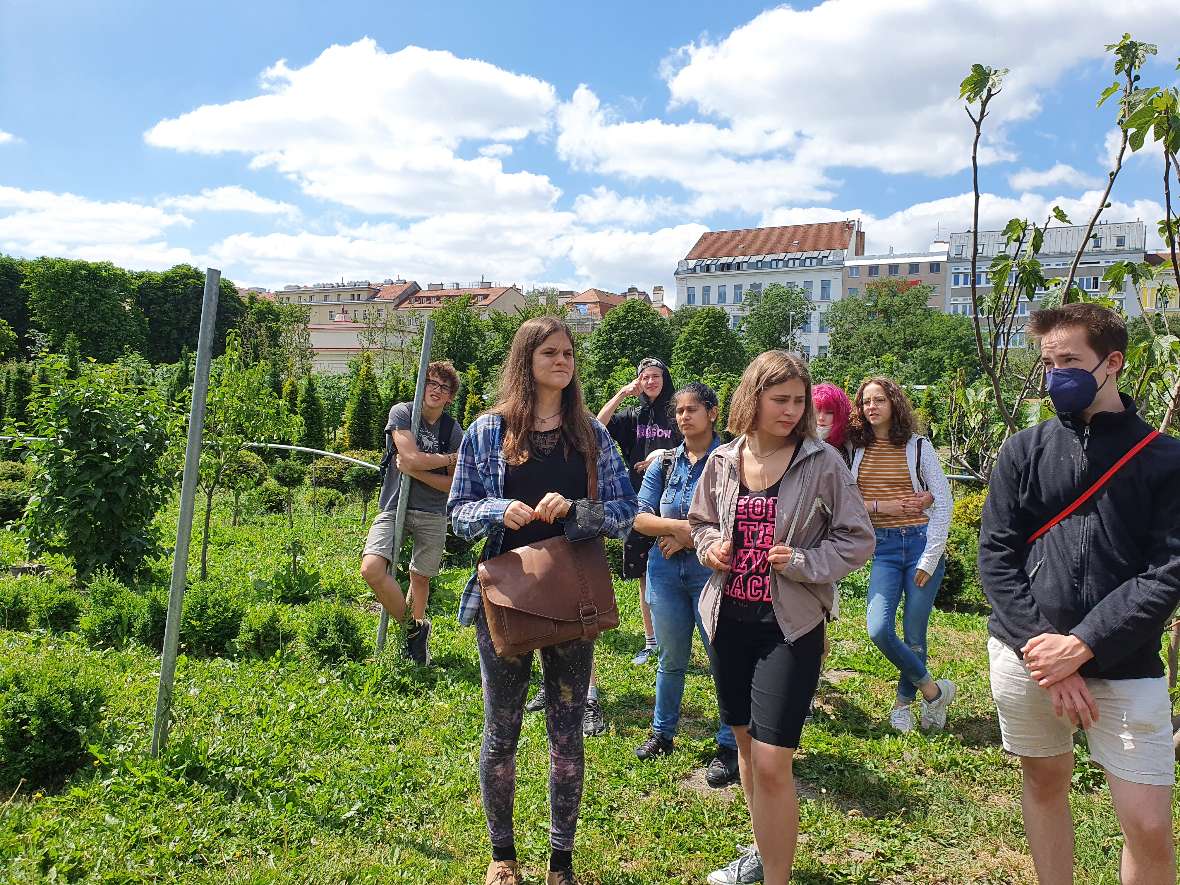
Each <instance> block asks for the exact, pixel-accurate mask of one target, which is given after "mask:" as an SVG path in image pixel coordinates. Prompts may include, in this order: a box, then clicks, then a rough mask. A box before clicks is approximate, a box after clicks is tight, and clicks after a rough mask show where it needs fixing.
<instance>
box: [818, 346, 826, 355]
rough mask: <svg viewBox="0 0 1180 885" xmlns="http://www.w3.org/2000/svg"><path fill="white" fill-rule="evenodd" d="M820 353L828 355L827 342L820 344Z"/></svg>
mask: <svg viewBox="0 0 1180 885" xmlns="http://www.w3.org/2000/svg"><path fill="white" fill-rule="evenodd" d="M819 355H820V356H827V355H828V346H827V345H826V344H821V345H820V346H819Z"/></svg>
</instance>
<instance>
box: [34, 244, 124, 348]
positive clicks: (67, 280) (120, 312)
mask: <svg viewBox="0 0 1180 885" xmlns="http://www.w3.org/2000/svg"><path fill="white" fill-rule="evenodd" d="M23 286H24V289H25V290H26V291H27V292H28V296H29V297H28V305H29V318H30V323H31V325H33V326H34V327H35V328H37V329H39V330H40V331H42V332H44V333H45V334H46V335H47V336H48V337H49V343H50V346H51V347H52V348H53V349H54V350H58V351H60V349H61V348H62V347H63V346H64V344H65V340H66V336H68V335H69V334H70V333H71V332H73V333H74V334H75V335H77V336H78V343H79V346H80V347H81V350H82V353H83V354H84V355H85V356H89V357H93V358H94V359H96V360H98V361H99V362H103V363H110V362H114V361H115V360H116V359H118V358H119V357H120V356H122V355H123V352H124V350H126V349H128V348H129V349H131V350H132V351H134V352H135V353H142V352H143V348H144V345H145V341H146V338H147V320H146V319H145V317H144V315H143V312H142V311H141V310H140V309H139V307H138V306H137V305H136V304H135V299H134V294H135V281H134V278H133V277H132V276H131V274H129V273H128V272H127V271H125V270H123V269H122V268H120V267H115V266H114V265H113V264H111V263H110V262H109V261H102V262H95V261H74V260H71V259H67V258H38V259H37V260H36V261H30V262H28V263H27V264H26V265H25V278H24V284H23Z"/></svg>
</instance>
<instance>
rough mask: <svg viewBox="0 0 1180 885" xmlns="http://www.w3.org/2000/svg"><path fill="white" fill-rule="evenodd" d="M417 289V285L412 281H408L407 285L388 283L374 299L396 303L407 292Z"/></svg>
mask: <svg viewBox="0 0 1180 885" xmlns="http://www.w3.org/2000/svg"><path fill="white" fill-rule="evenodd" d="M417 287H418V284H417V283H415V282H414V281H413V280H410V281H409V282H408V283H390V284H389V285H387V286H382V287H381V288H380V289H379V290H378V292H377V294H376V296H374V297H375V298H376V299H377V300H378V301H397V300H398V299H399V298H401V297H402V296H403V295H405V294H406V293H407V292H410V291H411V290H413V289H416V288H417Z"/></svg>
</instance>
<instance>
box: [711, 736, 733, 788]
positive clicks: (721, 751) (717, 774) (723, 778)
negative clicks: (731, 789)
mask: <svg viewBox="0 0 1180 885" xmlns="http://www.w3.org/2000/svg"><path fill="white" fill-rule="evenodd" d="M740 780H741V775H740V774H739V772H738V751H737V749H736V748H735V747H723V746H721V745H720V744H718V745H717V752H716V754H715V755H714V756H713V761H711V762H710V763H709V767H708V768H707V769H705V782H706V783H708V785H709V786H710V787H712V788H713V789H715V790H719V789H721V788H722V787H728V786H729V785H730V784H734V783H737V782H738V781H740Z"/></svg>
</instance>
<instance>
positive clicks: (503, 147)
mask: <svg viewBox="0 0 1180 885" xmlns="http://www.w3.org/2000/svg"><path fill="white" fill-rule="evenodd" d="M479 155H480V156H481V157H510V156H512V145H510V144H485V145H484V146H483V147H481V148H480V149H479Z"/></svg>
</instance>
